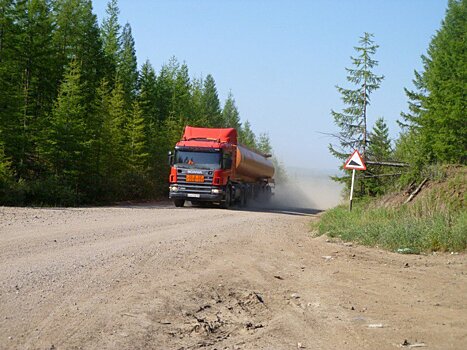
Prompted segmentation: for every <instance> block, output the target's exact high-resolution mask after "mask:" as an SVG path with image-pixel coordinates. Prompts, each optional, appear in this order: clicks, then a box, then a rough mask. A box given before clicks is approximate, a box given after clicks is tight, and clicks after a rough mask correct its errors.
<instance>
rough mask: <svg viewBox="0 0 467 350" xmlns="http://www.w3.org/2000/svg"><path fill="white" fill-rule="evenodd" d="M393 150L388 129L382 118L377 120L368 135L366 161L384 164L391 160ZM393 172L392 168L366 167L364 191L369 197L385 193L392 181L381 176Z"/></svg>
mask: <svg viewBox="0 0 467 350" xmlns="http://www.w3.org/2000/svg"><path fill="white" fill-rule="evenodd" d="M392 155H393V150H392V146H391V140H390V138H389V128H388V126H387V125H386V122H385V121H384V118H378V119H377V120H376V122H375V125H374V126H373V130H372V132H371V133H370V135H369V146H368V151H367V160H372V161H376V162H384V161H390V160H392ZM392 172H393V168H391V167H387V166H384V167H383V166H381V165H372V164H371V165H370V164H368V165H367V171H366V174H367V175H368V176H372V177H369V178H367V179H365V191H366V192H367V194H369V195H371V196H375V195H380V194H383V193H385V191H386V190H387V188H388V186H389V184H390V183H391V182H392V181H393V180H392V178H391V177H387V176H381V175H384V174H386V175H388V174H391V173H392Z"/></svg>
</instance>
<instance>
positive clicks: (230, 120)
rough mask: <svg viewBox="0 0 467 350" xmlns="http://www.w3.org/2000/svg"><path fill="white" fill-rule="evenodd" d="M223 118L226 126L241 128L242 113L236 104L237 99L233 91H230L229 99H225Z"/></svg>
mask: <svg viewBox="0 0 467 350" xmlns="http://www.w3.org/2000/svg"><path fill="white" fill-rule="evenodd" d="M222 119H223V122H224V127H226V128H234V129H236V130H237V131H239V130H240V128H241V125H242V124H241V122H240V114H239V113H238V109H237V106H236V105H235V99H234V97H233V94H232V91H229V95H228V96H227V100H226V101H225V104H224V108H223V109H222Z"/></svg>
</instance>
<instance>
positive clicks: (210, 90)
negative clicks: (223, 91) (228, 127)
mask: <svg viewBox="0 0 467 350" xmlns="http://www.w3.org/2000/svg"><path fill="white" fill-rule="evenodd" d="M202 107H203V114H204V117H205V118H206V123H207V125H206V126H209V127H214V128H219V127H222V126H223V125H224V123H223V120H222V113H221V107H220V101H219V96H218V94H217V88H216V82H215V81H214V78H213V77H212V75H211V74H208V75H207V76H206V79H205V80H204V86H203V96H202Z"/></svg>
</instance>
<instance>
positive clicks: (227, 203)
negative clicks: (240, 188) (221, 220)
mask: <svg viewBox="0 0 467 350" xmlns="http://www.w3.org/2000/svg"><path fill="white" fill-rule="evenodd" d="M231 198H232V190H231V188H230V186H229V187H227V189H226V191H225V199H224V200H223V201H222V202H221V208H222V209H228V208H229V207H230V204H231V203H230V202H231Z"/></svg>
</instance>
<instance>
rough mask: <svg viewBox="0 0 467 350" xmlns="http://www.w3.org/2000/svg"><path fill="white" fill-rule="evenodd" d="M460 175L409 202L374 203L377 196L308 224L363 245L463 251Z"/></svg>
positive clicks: (465, 232)
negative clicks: (393, 204)
mask: <svg viewBox="0 0 467 350" xmlns="http://www.w3.org/2000/svg"><path fill="white" fill-rule="evenodd" d="M464 183H465V177H463V176H454V177H453V178H451V179H449V180H447V181H446V182H444V183H443V184H442V185H440V186H432V187H431V188H430V189H428V190H427V191H425V193H423V194H421V195H420V198H418V199H417V201H415V202H414V203H410V204H409V205H402V206H398V207H390V208H385V207H378V200H377V199H375V200H372V201H368V200H365V201H360V202H357V203H355V205H354V208H353V210H352V212H349V210H348V207H347V206H339V207H336V208H334V209H331V210H328V211H327V212H326V213H325V214H324V215H323V216H322V217H321V220H320V221H319V222H316V223H313V229H314V230H315V231H317V233H318V234H319V235H322V234H327V235H328V236H330V237H339V238H341V239H342V240H344V241H354V242H358V243H360V244H363V245H368V246H378V247H381V248H385V249H389V250H393V251H397V250H399V249H402V251H401V252H410V253H418V252H429V251H463V250H465V249H466V247H467V210H466V209H465V205H464V203H465V202H466V198H465V197H466V195H465V192H464V191H463V186H465V184H464Z"/></svg>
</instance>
